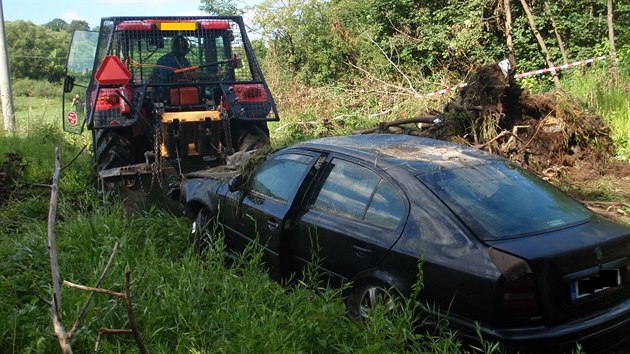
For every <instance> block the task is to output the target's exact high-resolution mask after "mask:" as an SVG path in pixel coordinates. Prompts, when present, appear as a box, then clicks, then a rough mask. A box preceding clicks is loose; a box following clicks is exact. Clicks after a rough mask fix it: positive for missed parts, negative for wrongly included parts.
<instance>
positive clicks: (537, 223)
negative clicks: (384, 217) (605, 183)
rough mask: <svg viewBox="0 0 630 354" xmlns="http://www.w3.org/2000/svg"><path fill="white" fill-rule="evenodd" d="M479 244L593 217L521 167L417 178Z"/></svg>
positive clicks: (491, 165)
mask: <svg viewBox="0 0 630 354" xmlns="http://www.w3.org/2000/svg"><path fill="white" fill-rule="evenodd" d="M418 178H419V179H420V180H421V181H422V182H424V183H425V184H426V185H427V186H428V187H429V188H430V189H431V190H432V191H433V192H434V193H435V194H436V195H437V196H438V197H440V198H441V199H442V201H444V203H446V204H447V206H448V207H449V208H451V210H453V211H454V212H455V213H456V214H458V216H460V218H461V219H462V220H463V221H464V222H465V223H466V224H467V225H468V227H469V228H471V229H472V230H473V232H475V233H476V234H477V236H478V237H479V238H481V239H503V238H511V237H518V236H525V235H531V234H536V233H541V232H545V231H548V230H552V229H557V228H562V227H567V226H570V225H573V224H576V223H580V222H584V221H586V220H588V219H589V218H590V217H591V216H592V213H591V212H590V211H589V210H588V209H586V208H585V207H584V206H582V205H581V204H580V203H578V202H576V201H575V200H574V199H572V198H571V197H569V196H568V195H567V194H566V193H564V192H562V191H560V190H559V189H557V188H555V187H554V186H552V185H551V184H549V183H547V182H545V181H543V180H542V179H540V178H538V177H536V176H535V175H533V174H532V173H530V172H528V171H527V170H525V169H522V168H520V167H517V166H514V165H511V164H504V163H501V162H492V163H489V164H483V165H477V166H467V167H463V168H456V169H448V170H442V171H437V172H435V173H431V174H426V175H422V176H418Z"/></svg>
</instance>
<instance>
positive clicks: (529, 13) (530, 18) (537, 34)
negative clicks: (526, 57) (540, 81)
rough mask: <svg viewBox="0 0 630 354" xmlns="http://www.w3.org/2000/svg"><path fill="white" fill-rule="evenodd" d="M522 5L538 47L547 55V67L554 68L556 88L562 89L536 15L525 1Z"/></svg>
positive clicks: (552, 71)
mask: <svg viewBox="0 0 630 354" xmlns="http://www.w3.org/2000/svg"><path fill="white" fill-rule="evenodd" d="M521 4H522V5H523V10H525V14H526V15H527V20H528V21H529V26H530V27H531V29H532V32H534V36H535V37H536V40H537V41H538V45H540V48H541V49H542V51H543V53H544V54H545V60H546V61H547V65H548V66H549V67H550V68H552V69H551V75H553V83H554V85H556V87H560V80H559V79H558V73H557V72H556V70H555V69H553V68H554V67H555V66H556V65H555V64H554V63H553V60H551V55H550V54H549V50H548V49H547V46H546V45H545V41H544V40H543V37H542V36H541V35H540V32H538V29H536V22H535V21H534V15H532V11H531V10H530V8H529V5H527V2H526V1H525V0H521Z"/></svg>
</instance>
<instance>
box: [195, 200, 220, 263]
mask: <svg viewBox="0 0 630 354" xmlns="http://www.w3.org/2000/svg"><path fill="white" fill-rule="evenodd" d="M213 219H214V217H213V215H212V213H211V212H210V211H209V210H208V209H206V208H201V209H199V211H198V212H197V216H196V218H195V221H194V222H193V226H192V235H193V237H194V243H195V249H196V250H197V251H198V252H199V253H203V252H204V251H205V250H207V249H209V248H212V247H215V246H217V245H216V242H217V239H216V237H213V230H212V229H211V225H213Z"/></svg>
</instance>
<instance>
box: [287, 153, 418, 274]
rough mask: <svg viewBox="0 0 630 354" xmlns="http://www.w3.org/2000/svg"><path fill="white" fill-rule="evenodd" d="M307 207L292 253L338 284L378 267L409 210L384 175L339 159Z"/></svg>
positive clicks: (295, 232) (328, 168) (331, 164)
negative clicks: (318, 268)
mask: <svg viewBox="0 0 630 354" xmlns="http://www.w3.org/2000/svg"><path fill="white" fill-rule="evenodd" d="M306 204H307V205H306V206H305V207H304V209H303V211H302V212H301V213H300V215H299V216H298V217H297V218H296V221H295V225H294V227H293V232H291V247H292V251H293V252H294V255H295V257H296V259H297V261H298V262H299V263H302V264H307V263H311V264H317V265H319V266H321V269H323V270H324V271H325V272H326V273H328V274H329V275H330V276H331V277H332V280H333V281H334V282H335V283H337V282H340V281H343V280H345V279H351V278H353V277H354V276H355V275H357V274H358V273H360V272H362V271H365V270H367V269H370V268H373V267H375V266H377V265H378V264H379V262H380V261H381V260H382V259H383V257H385V255H386V254H387V252H388V251H389V249H390V248H391V247H392V246H393V245H394V243H395V242H396V240H398V238H399V236H400V234H401V232H402V228H403V224H404V220H406V215H407V213H408V209H409V207H408V203H407V202H406V199H405V198H404V197H403V194H402V193H401V191H400V189H399V188H398V187H397V185H396V184H395V183H393V181H391V180H389V179H388V178H386V176H385V175H384V174H383V173H382V171H378V170H376V169H372V168H369V167H367V166H365V165H362V164H360V163H358V162H356V161H351V160H347V159H344V158H340V157H333V158H331V159H330V160H329V163H328V164H327V165H326V167H325V170H324V171H323V172H322V177H321V181H320V183H318V185H317V186H316V187H315V188H314V190H313V193H312V194H311V197H310V201H309V202H308V203H306Z"/></svg>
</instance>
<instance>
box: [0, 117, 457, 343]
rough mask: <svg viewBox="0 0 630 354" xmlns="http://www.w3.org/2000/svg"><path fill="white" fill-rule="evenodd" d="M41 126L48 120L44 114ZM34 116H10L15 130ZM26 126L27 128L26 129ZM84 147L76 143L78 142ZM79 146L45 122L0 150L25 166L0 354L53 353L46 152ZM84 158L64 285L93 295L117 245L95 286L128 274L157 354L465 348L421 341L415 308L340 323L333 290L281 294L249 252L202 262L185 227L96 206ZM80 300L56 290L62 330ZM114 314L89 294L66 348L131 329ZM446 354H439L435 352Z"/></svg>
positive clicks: (310, 285)
mask: <svg viewBox="0 0 630 354" xmlns="http://www.w3.org/2000/svg"><path fill="white" fill-rule="evenodd" d="M45 116H46V117H47V115H45ZM30 117H33V116H32V115H18V126H24V122H25V120H27V121H28V119H31V118H30ZM34 126H35V124H34V125H32V126H31V127H34ZM83 139H85V138H83ZM84 143H85V141H84V140H82V139H81V138H79V139H76V138H72V137H70V136H68V135H65V134H63V133H62V132H61V131H60V127H59V124H57V123H55V122H54V121H48V122H44V120H42V124H38V125H37V128H33V129H30V128H29V129H27V130H20V131H19V132H18V133H17V134H14V135H10V136H3V137H2V138H1V139H0V162H2V161H4V156H5V153H6V152H15V153H17V154H19V155H20V156H22V157H23V158H24V160H25V161H26V165H27V166H26V170H25V171H24V172H23V173H22V174H21V175H19V176H16V181H17V182H18V183H17V184H16V186H15V194H14V197H13V198H11V199H10V200H8V201H2V203H3V204H2V205H0V225H1V226H0V259H1V260H2V261H0V298H2V299H3V300H2V301H0V319H1V320H0V348H2V350H1V351H2V352H3V353H26V352H34V353H55V352H58V351H59V348H58V344H57V341H56V339H55V338H54V337H53V336H51V333H52V332H53V328H52V321H51V318H50V310H49V306H48V304H47V301H49V300H50V298H51V286H50V284H51V279H50V266H49V260H48V251H47V247H46V233H47V214H48V203H49V195H50V191H49V189H47V188H44V187H42V186H41V185H42V184H47V183H50V181H51V176H52V172H53V166H54V148H55V146H61V147H62V150H63V160H64V164H65V162H68V161H69V160H70V158H72V157H73V156H75V154H77V153H78V152H79V151H80V149H81V147H82V146H83V144H84ZM93 179H94V175H93V172H92V162H91V156H90V154H89V153H88V152H83V153H82V154H81V155H79V157H78V158H77V159H76V161H75V162H74V163H72V164H71V165H69V166H68V167H67V168H66V169H64V170H63V171H62V178H61V188H60V199H59V209H58V217H57V225H56V230H57V238H58V240H57V241H58V251H59V259H60V268H61V269H60V273H61V277H62V279H64V280H68V281H71V282H74V283H79V284H83V285H87V286H93V285H94V284H95V282H96V280H97V279H98V277H99V275H100V272H101V271H102V270H103V268H104V267H105V264H106V262H107V259H108V257H109V255H110V252H111V251H112V249H113V247H114V245H115V244H116V243H118V244H119V245H120V246H119V250H118V253H117V256H116V258H115V261H114V263H113V266H112V268H111V269H110V271H109V273H108V275H107V276H106V277H105V280H104V282H103V284H101V286H100V287H102V288H108V289H111V290H114V291H122V288H123V282H124V273H125V272H126V271H131V272H132V273H131V274H132V275H131V276H132V284H131V287H132V289H131V292H132V299H133V303H134V311H135V314H136V317H137V322H138V325H139V327H140V330H141V332H142V337H143V339H144V341H145V342H146V345H147V347H148V348H150V350H151V351H152V352H155V353H214V352H223V353H237V352H238V353H242V352H245V353H248V352H249V353H254V352H283V353H284V352H288V353H297V352H340V353H349V352H353V353H354V352H366V353H370V352H431V351H440V348H450V349H449V352H451V351H458V350H460V349H461V348H462V345H461V343H460V342H459V340H458V339H457V336H456V334H454V333H451V332H448V331H446V332H444V333H449V335H448V336H445V337H444V338H441V337H424V336H419V335H417V334H416V332H415V331H414V324H413V321H408V320H407V319H413V318H415V317H414V316H415V313H412V312H410V311H412V309H408V310H406V311H401V312H400V313H399V314H398V315H394V314H391V315H389V314H386V313H383V314H381V315H376V314H378V312H375V316H374V318H373V319H371V320H370V321H369V322H367V323H358V322H355V321H353V320H351V319H350V318H349V317H348V316H347V315H346V309H345V304H344V297H343V296H342V293H341V291H340V290H337V289H331V288H328V287H327V286H325V285H324V284H321V283H319V282H318V280H317V279H315V278H314V279H311V280H305V281H303V282H297V283H295V284H294V285H292V286H283V285H281V284H278V283H276V282H274V281H272V280H271V279H270V278H269V277H268V275H267V272H266V269H265V267H264V265H262V264H261V263H260V251H259V250H254V249H252V250H250V252H249V253H248V254H249V256H248V258H247V259H248V260H249V262H246V263H245V265H242V266H238V267H228V266H226V264H225V263H224V262H223V257H222V253H220V252H221V250H216V249H215V250H214V251H212V252H209V253H207V254H205V256H204V257H200V256H199V255H198V254H197V253H196V252H195V250H194V247H193V246H192V242H191V240H190V230H191V222H190V220H188V219H185V218H182V217H179V216H175V215H172V214H170V213H168V212H166V211H163V210H160V209H152V210H149V211H146V212H140V213H137V214H133V215H130V214H127V213H125V212H124V211H123V209H122V207H121V206H120V205H118V204H106V205H103V204H102V203H101V202H100V201H99V200H98V198H97V196H96V193H95V192H94V187H93ZM86 296H87V294H86V293H84V292H81V291H79V290H76V289H71V288H66V287H64V288H63V297H62V302H61V305H62V320H63V322H64V324H65V326H66V327H67V328H69V327H70V326H71V325H72V323H73V321H74V319H75V318H76V316H77V315H78V313H79V310H80V308H81V306H82V305H83V302H84V301H85V298H86ZM128 322H129V321H128V319H127V316H126V312H125V309H124V307H123V304H122V303H120V302H119V301H115V300H114V299H112V298H110V297H109V296H106V295H102V294H97V295H96V296H95V297H94V299H93V303H92V306H91V307H90V310H89V311H88V313H87V316H86V319H85V322H84V324H83V326H82V328H81V330H80V331H79V333H78V335H77V337H76V340H75V342H74V343H73V348H74V350H75V352H90V351H93V347H94V344H95V342H96V339H97V336H98V330H99V329H100V328H128V327H129V323H128ZM100 350H101V352H105V353H123V352H125V353H127V352H135V350H136V349H135V343H134V341H133V338H132V337H130V336H127V337H125V336H108V337H105V338H103V339H101V342H100ZM442 351H443V350H442Z"/></svg>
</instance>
